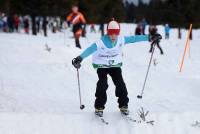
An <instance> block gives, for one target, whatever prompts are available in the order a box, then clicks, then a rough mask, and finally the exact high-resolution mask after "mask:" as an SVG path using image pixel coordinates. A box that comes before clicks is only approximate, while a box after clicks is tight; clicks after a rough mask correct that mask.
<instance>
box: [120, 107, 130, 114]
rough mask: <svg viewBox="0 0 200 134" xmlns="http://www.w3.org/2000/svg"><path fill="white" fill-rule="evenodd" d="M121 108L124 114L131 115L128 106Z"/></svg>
mask: <svg viewBox="0 0 200 134" xmlns="http://www.w3.org/2000/svg"><path fill="white" fill-rule="evenodd" d="M119 109H120V112H121V114H122V115H129V110H128V107H127V106H123V107H120V108H119Z"/></svg>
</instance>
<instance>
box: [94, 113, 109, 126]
mask: <svg viewBox="0 0 200 134" xmlns="http://www.w3.org/2000/svg"><path fill="white" fill-rule="evenodd" d="M95 116H96V118H97V119H98V120H99V121H101V123H103V124H105V125H108V124H109V123H108V122H107V121H106V120H105V119H104V118H103V117H100V116H98V115H95Z"/></svg>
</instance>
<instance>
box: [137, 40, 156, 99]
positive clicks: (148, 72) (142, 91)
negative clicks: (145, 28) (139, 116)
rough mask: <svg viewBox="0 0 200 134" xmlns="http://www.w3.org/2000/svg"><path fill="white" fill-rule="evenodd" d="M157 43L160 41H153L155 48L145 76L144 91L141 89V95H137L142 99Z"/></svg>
mask: <svg viewBox="0 0 200 134" xmlns="http://www.w3.org/2000/svg"><path fill="white" fill-rule="evenodd" d="M157 43H158V41H154V42H152V43H151V45H153V50H152V53H151V58H150V61H149V65H148V69H147V73H146V76H145V80H144V84H143V88H142V91H141V93H140V95H138V96H137V98H138V99H141V98H142V95H143V93H144V88H145V85H146V81H147V77H148V74H149V69H150V66H151V61H152V58H153V53H154V50H155V45H156V44H157Z"/></svg>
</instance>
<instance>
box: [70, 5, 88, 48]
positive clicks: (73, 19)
mask: <svg viewBox="0 0 200 134" xmlns="http://www.w3.org/2000/svg"><path fill="white" fill-rule="evenodd" d="M67 23H68V26H70V24H72V26H73V27H72V31H73V33H74V38H75V44H76V47H78V48H81V45H80V42H79V38H80V36H81V35H82V34H83V32H84V29H85V26H86V20H85V17H84V16H83V14H82V13H80V12H79V11H78V6H76V5H74V6H72V13H70V14H69V15H68V16H67Z"/></svg>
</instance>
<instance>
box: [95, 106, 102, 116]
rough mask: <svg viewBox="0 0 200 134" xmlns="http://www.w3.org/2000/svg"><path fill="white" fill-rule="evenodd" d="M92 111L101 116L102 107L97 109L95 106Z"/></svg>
mask: <svg viewBox="0 0 200 134" xmlns="http://www.w3.org/2000/svg"><path fill="white" fill-rule="evenodd" d="M94 113H95V115H96V116H98V117H103V109H102V108H98V109H97V108H96V109H95V112H94Z"/></svg>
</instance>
